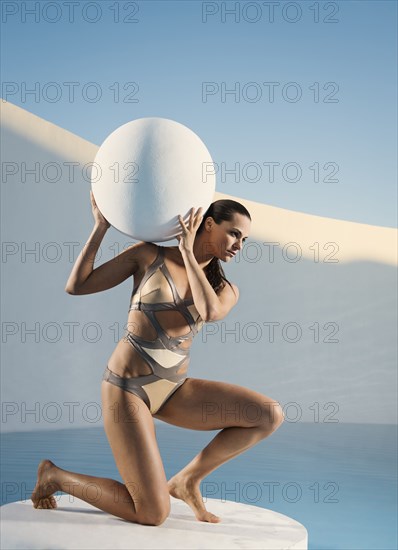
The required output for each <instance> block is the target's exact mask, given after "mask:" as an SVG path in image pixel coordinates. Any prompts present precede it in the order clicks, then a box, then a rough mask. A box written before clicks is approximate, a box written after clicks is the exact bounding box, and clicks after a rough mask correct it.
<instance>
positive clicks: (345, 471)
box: [1, 422, 398, 550]
mask: <svg viewBox="0 0 398 550" xmlns="http://www.w3.org/2000/svg"><path fill="white" fill-rule="evenodd" d="M216 433H217V432H199V431H193V430H185V429H181V428H177V427H175V426H171V425H168V424H164V423H162V422H159V423H157V424H156V435H157V439H158V443H159V448H160V452H161V455H162V458H163V462H164V467H165V471H166V475H167V478H169V477H171V476H172V475H173V474H174V473H176V472H177V471H178V470H179V469H181V468H182V467H183V466H185V464H187V463H188V462H189V461H190V460H191V459H192V458H193V457H194V456H195V455H196V454H197V453H198V452H199V451H200V450H201V449H202V448H203V447H205V446H206V445H207V443H208V442H209V441H210V440H211V439H212V437H214V436H215V435H216ZM42 458H49V459H51V460H52V461H53V462H55V463H56V464H57V465H58V466H60V467H61V468H63V469H66V470H71V471H75V472H79V473H85V474H88V475H94V476H101V477H111V478H113V479H117V480H119V481H122V479H121V477H120V475H119V472H118V470H117V468H116V465H115V463H114V459H113V455H112V452H111V449H110V447H109V444H108V441H107V439H106V435H105V433H104V431H103V429H102V428H98V427H96V428H81V429H76V428H74V429H66V430H51V431H48V430H47V431H34V432H33V431H32V432H13V433H7V434H2V436H1V479H2V494H1V503H2V504H6V503H9V502H14V501H17V500H24V499H26V498H29V496H30V494H31V492H32V489H33V487H34V485H35V479H36V470H37V465H38V462H39V461H40V460H41V459H42ZM396 459H397V427H396V426H391V425H363V424H341V423H315V424H311V423H289V422H284V423H283V424H282V426H281V427H280V428H279V429H278V430H277V431H276V432H275V433H273V434H272V435H271V436H270V437H268V438H267V439H265V440H262V441H261V442H260V443H258V444H257V445H255V446H254V447H252V448H251V449H249V450H248V451H246V452H244V453H243V454H241V455H239V456H237V457H236V458H234V459H232V460H230V461H229V462H227V463H225V464H223V465H222V466H220V467H219V468H218V469H217V470H215V471H214V472H212V473H211V474H210V475H209V476H208V477H207V478H206V479H205V480H204V481H203V482H202V485H201V490H202V494H203V496H204V497H205V501H206V496H207V497H209V498H216V499H223V500H232V501H236V502H242V503H247V504H251V505H255V506H260V507H262V508H268V509H271V510H275V511H276V512H280V513H282V514H286V515H287V516H290V517H292V518H294V519H296V520H297V521H299V522H300V523H302V524H303V525H304V526H305V527H306V529H307V530H308V534H309V549H313V550H315V549H316V550H324V549H328V550H329V549H344V550H354V549H360V550H367V549H378V550H387V549H394V550H395V549H397V548H398V542H397V462H396ZM208 508H209V509H210V510H211V505H208Z"/></svg>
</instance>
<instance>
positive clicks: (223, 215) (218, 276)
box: [196, 199, 251, 294]
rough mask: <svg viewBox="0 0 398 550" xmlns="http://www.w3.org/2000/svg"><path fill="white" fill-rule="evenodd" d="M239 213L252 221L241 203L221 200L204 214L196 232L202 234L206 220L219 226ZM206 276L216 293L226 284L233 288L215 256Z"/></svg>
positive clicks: (205, 270) (212, 204)
mask: <svg viewBox="0 0 398 550" xmlns="http://www.w3.org/2000/svg"><path fill="white" fill-rule="evenodd" d="M235 212H237V213H238V214H242V215H243V216H247V217H248V218H249V220H251V217H250V214H249V212H248V210H247V209H246V208H245V207H244V206H243V204H241V203H240V202H236V201H233V200H230V199H220V200H218V201H215V202H212V203H211V205H210V206H209V208H208V209H207V210H206V212H205V213H204V214H203V219H202V222H201V224H200V226H199V227H198V230H197V232H196V234H197V235H199V234H200V233H202V231H203V230H204V226H205V221H206V218H208V217H209V216H211V217H212V218H213V219H214V221H215V222H216V224H217V225H219V224H220V223H221V222H222V221H227V222H229V221H231V220H232V216H233V215H234V214H235ZM204 272H205V275H206V277H207V280H208V281H209V283H210V284H211V286H212V288H213V289H214V291H215V293H216V294H218V293H219V292H221V290H222V289H223V288H224V287H225V285H226V283H228V284H229V286H230V287H231V288H232V290H233V287H232V285H231V283H230V282H229V281H228V279H227V278H226V277H225V273H224V270H223V268H222V267H221V263H220V260H219V259H218V258H217V257H216V256H214V257H213V258H212V260H211V262H210V263H209V264H208V265H207V266H206V267H205V268H204Z"/></svg>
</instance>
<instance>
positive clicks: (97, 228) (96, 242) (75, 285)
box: [65, 222, 108, 294]
mask: <svg viewBox="0 0 398 550" xmlns="http://www.w3.org/2000/svg"><path fill="white" fill-rule="evenodd" d="M107 230H108V228H107V226H106V225H105V224H103V223H98V222H96V223H95V225H94V229H93V230H92V232H91V235H90V236H89V238H88V241H87V242H86V244H85V245H84V246H83V249H82V251H81V252H80V254H79V256H78V258H77V260H76V262H75V265H74V266H73V268H72V272H71V274H70V275H69V279H68V280H67V283H66V286H65V292H67V293H68V294H78V293H79V289H81V288H82V286H83V284H84V283H85V282H86V281H87V279H88V278H89V276H90V275H91V273H92V272H93V265H94V260H95V255H96V254H97V252H98V248H99V246H100V244H101V241H102V239H103V238H104V235H105V233H106V232H107Z"/></svg>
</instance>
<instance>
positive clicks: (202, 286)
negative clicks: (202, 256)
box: [181, 249, 239, 323]
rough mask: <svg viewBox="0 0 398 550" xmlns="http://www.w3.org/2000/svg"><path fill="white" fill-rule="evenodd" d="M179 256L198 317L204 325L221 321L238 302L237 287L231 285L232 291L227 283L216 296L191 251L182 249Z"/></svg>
mask: <svg viewBox="0 0 398 550" xmlns="http://www.w3.org/2000/svg"><path fill="white" fill-rule="evenodd" d="M181 254H182V257H183V259H184V264H185V268H186V270H187V275H188V281H189V286H190V287H191V290H192V297H193V301H194V303H195V307H196V309H197V311H198V313H199V315H200V316H201V318H202V319H203V321H205V322H206V323H207V322H209V321H219V320H220V319H223V318H224V317H225V316H226V315H227V314H228V312H229V311H230V310H231V309H232V308H233V307H234V305H235V304H236V303H237V301H238V298H239V291H238V287H237V286H236V285H234V284H232V286H233V289H234V290H232V289H231V287H230V286H229V284H228V283H227V284H226V285H225V287H224V288H223V289H222V291H221V292H220V294H218V295H217V294H216V293H215V291H214V289H213V287H212V286H211V284H210V283H209V281H208V279H207V277H206V275H205V273H204V271H203V270H202V269H201V267H200V266H199V264H198V262H197V260H196V258H195V256H194V253H193V252H192V251H191V250H184V249H183V250H182V251H181ZM234 291H235V293H234Z"/></svg>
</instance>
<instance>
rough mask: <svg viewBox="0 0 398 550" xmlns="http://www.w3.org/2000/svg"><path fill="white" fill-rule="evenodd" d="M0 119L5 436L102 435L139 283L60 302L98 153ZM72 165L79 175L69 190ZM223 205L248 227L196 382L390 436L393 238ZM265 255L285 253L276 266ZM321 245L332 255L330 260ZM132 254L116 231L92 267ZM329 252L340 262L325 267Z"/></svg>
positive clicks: (208, 330) (263, 208) (12, 117)
mask: <svg viewBox="0 0 398 550" xmlns="http://www.w3.org/2000/svg"><path fill="white" fill-rule="evenodd" d="M1 111H2V128H1V137H2V159H3V177H2V205H1V209H2V212H1V214H2V241H3V243H2V244H3V249H2V253H3V257H2V288H1V290H2V340H3V341H2V343H3V345H2V373H1V375H2V376H1V379H2V399H3V415H2V429H3V431H11V430H33V429H45V428H49V429H50V428H60V427H64V428H67V427H71V426H72V425H73V426H74V427H76V426H93V425H101V418H100V416H99V415H98V407H100V381H101V377H102V372H103V370H104V368H105V365H106V362H107V359H108V357H109V356H110V354H111V352H112V350H113V348H114V345H115V342H116V341H117V338H118V337H121V335H122V332H123V326H124V323H125V322H126V318H127V308H128V301H129V295H130V291H131V288H132V281H131V280H128V281H125V282H124V283H123V284H121V285H119V286H118V287H116V288H114V289H110V290H109V291H107V292H104V293H101V294H100V295H95V294H94V295H90V296H70V295H68V294H66V293H65V292H64V286H65V283H66V280H67V278H68V276H69V273H70V270H71V268H72V265H73V261H74V259H75V258H76V255H77V254H78V252H79V251H80V249H81V247H82V246H83V244H84V243H85V242H86V239H87V237H88V236H89V234H90V231H91V228H92V215H91V208H90V202H89V189H90V183H89V177H88V174H84V175H83V173H82V169H83V167H84V165H86V164H87V163H90V162H92V161H93V160H94V157H95V154H96V152H97V149H98V146H96V145H94V144H91V143H89V142H87V141H86V140H83V139H81V138H80V137H78V136H76V135H74V134H72V133H71V132H68V131H66V130H64V129H62V128H60V127H57V126H56V125H54V124H52V123H51V122H48V121H45V120H42V119H41V118H40V117H37V116H35V115H33V114H31V113H29V112H27V111H25V110H23V109H21V108H19V107H17V106H15V105H12V104H10V103H4V102H2V103H1ZM50 162H52V163H56V165H57V166H58V167H59V168H60V177H59V179H58V180H57V181H54V182H49V181H45V178H44V177H43V169H44V167H45V165H46V163H50ZM71 162H74V163H76V167H77V168H76V172H75V176H74V178H73V179H72V181H69V173H68V170H67V165H66V164H65V163H71ZM22 163H26V165H27V167H33V166H34V164H35V163H38V165H39V172H41V174H39V175H38V181H37V182H36V181H34V180H33V178H32V177H31V176H27V179H26V182H25V183H22V182H21V170H22ZM7 169H11V170H15V171H16V173H15V174H14V175H9V174H8V175H7V173H6V172H5V170H7ZM222 197H227V196H226V195H224V194H223V195H222ZM218 198H221V195H219V194H218V193H216V195H215V199H218ZM229 198H233V199H235V200H238V201H239V202H242V203H243V204H244V205H245V206H246V207H247V208H248V210H249V211H250V212H251V214H252V218H253V223H252V233H251V236H250V239H249V242H248V243H247V245H246V247H245V250H244V252H242V254H241V255H240V257H239V258H235V259H234V260H233V261H232V262H231V263H230V264H228V265H225V266H224V267H225V272H226V275H227V277H228V278H229V279H230V280H232V281H234V282H235V283H236V284H237V285H238V286H239V288H240V300H239V302H238V304H237V306H236V307H235V308H234V309H233V310H232V311H231V312H230V314H229V315H228V316H227V317H226V318H225V319H223V320H222V321H220V322H218V323H209V324H207V325H205V327H204V330H202V333H201V334H200V336H198V338H197V342H195V344H194V347H193V350H192V360H191V367H190V375H191V376H194V377H198V378H201V377H202V378H209V379H217V380H224V381H229V382H233V383H236V384H240V385H244V386H247V387H250V388H253V389H256V390H257V391H260V392H263V393H264V394H266V395H269V396H271V397H273V398H275V399H277V400H278V401H280V403H281V404H282V405H285V406H287V405H288V404H289V403H290V404H293V405H291V408H289V416H290V418H293V416H292V415H293V410H294V409H296V410H297V411H298V412H299V414H300V415H301V417H300V418H301V421H306V422H313V421H314V404H316V403H318V405H315V408H317V407H318V408H319V411H320V413H319V420H318V421H326V420H327V418H328V416H327V415H328V414H330V415H331V417H330V419H331V420H337V421H339V422H355V423H396V420H397V419H396V390H395V388H396V359H397V357H396V338H395V330H396V328H397V319H396V312H397V307H396V304H397V296H396V293H397V290H396V285H397V277H396V265H397V246H396V244H397V231H396V230H395V229H390V228H384V227H375V226H370V225H365V224H359V223H354V222H347V221H343V220H335V219H329V218H322V217H319V216H313V215H309V214H303V213H300V212H293V211H289V210H284V209H282V208H276V207H272V206H267V205H264V204H260V203H256V202H253V201H249V200H246V199H241V198H239V197H229ZM270 242H274V243H279V244H276V245H275V247H274V249H273V251H274V257H272V256H270V247H269V243H270ZM73 243H75V244H73ZM288 243H290V245H289V246H288V248H285V249H284V247H286V246H287V245H288ZM292 243H295V244H293V245H292ZM314 243H319V254H320V256H319V259H318V261H315V260H314V251H313V245H314ZM327 243H336V244H332V245H330V244H329V248H327V249H323V247H324V246H326V245H327ZM127 244H130V243H128V242H127V240H126V238H125V236H123V235H121V234H119V233H118V232H117V231H115V230H113V229H111V230H110V231H109V232H108V234H107V236H106V238H105V240H104V242H103V244H102V247H101V250H102V257H101V258H100V259H99V261H98V263H97V264H96V265H99V264H101V263H103V261H106V260H107V259H109V258H111V257H113V256H114V255H115V253H117V251H121V249H122V248H123V247H124V246H126V245H127ZM170 244H176V241H175V242H171V243H170ZM317 246H318V245H317ZM24 247H25V248H26V249H33V248H34V249H35V254H34V255H32V254H25V252H24ZM311 247H312V248H311ZM70 251H74V254H73V253H70ZM297 251H298V252H300V253H301V257H299V258H297V261H292V259H293V254H294V253H295V252H297ZM330 253H334V256H333V257H330V258H329V259H330V260H331V259H334V260H337V261H335V262H332V261H326V260H327V256H328V254H330ZM56 254H58V257H57V256H56ZM24 323H25V325H24ZM270 326H274V329H275V332H274V336H273V338H271V337H270V335H269V334H270V333H269V327H270ZM32 328H34V329H35V331H36V332H35V334H32V333H28V334H27V333H26V330H25V329H32ZM73 328H74V334H72V332H73V331H72V329H73ZM95 331H96V333H95ZM295 334H298V335H299V337H298V339H297V341H295V342H294V341H293V340H294V339H295V338H294V335H295ZM98 335H99V337H98ZM96 336H97V337H98V340H97V341H95V337H96ZM51 340H53V341H51ZM70 340H71V341H70ZM331 340H335V341H334V342H333V341H331ZM72 402H73V403H75V405H71V404H70V403H72ZM49 403H53V405H49ZM68 403H69V404H68ZM294 404H295V405H294ZM32 410H33V411H34V412H33V413H30V414H29V411H32ZM72 410H73V412H72ZM90 415H91V416H90ZM51 418H55V420H54V421H52V420H51ZM291 421H292V420H291Z"/></svg>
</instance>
